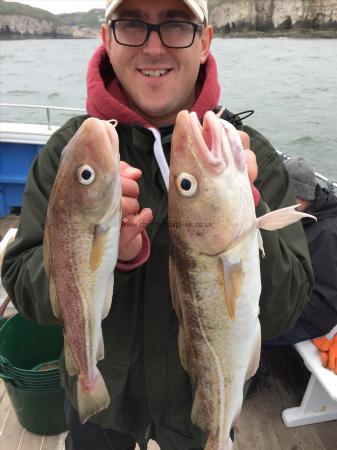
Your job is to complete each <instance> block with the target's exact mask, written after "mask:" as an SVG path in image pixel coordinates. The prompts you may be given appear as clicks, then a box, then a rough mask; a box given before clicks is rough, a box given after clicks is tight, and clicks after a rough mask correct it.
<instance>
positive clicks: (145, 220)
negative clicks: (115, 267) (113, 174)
mask: <svg viewBox="0 0 337 450" xmlns="http://www.w3.org/2000/svg"><path fill="white" fill-rule="evenodd" d="M119 170H120V175H121V183H122V225H121V232H120V238H119V249H118V259H119V260H120V261H130V260H132V259H134V258H135V257H136V256H137V255H138V254H139V252H140V250H141V248H142V235H141V233H142V231H144V230H145V228H146V227H147V225H148V224H149V223H150V222H151V221H152V218H153V216H152V211H151V209H149V208H144V209H143V210H142V211H141V212H140V213H138V212H139V203H138V195H139V187H138V183H137V180H139V178H140V177H141V176H142V172H141V171H140V170H139V169H136V168H134V167H131V166H130V165H129V164H127V163H126V162H124V161H121V162H120V166H119Z"/></svg>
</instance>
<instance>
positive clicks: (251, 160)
mask: <svg viewBox="0 0 337 450" xmlns="http://www.w3.org/2000/svg"><path fill="white" fill-rule="evenodd" d="M239 135H240V139H241V143H242V147H243V149H244V152H245V157H246V163H247V172H248V178H249V181H250V183H251V185H252V192H253V197H254V202H255V206H256V205H257V204H258V203H259V201H260V193H259V191H258V190H257V189H256V187H255V186H254V184H253V183H254V181H255V180H256V178H257V174H258V168H257V162H256V156H255V153H254V152H252V151H251V150H249V148H250V138H249V135H248V134H247V133H245V132H244V131H239Z"/></svg>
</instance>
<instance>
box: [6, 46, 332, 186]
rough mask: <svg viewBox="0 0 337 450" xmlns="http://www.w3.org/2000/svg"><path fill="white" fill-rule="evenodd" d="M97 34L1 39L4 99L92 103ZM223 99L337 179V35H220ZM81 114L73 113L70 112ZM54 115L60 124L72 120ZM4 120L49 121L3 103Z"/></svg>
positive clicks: (216, 50)
mask: <svg viewBox="0 0 337 450" xmlns="http://www.w3.org/2000/svg"><path fill="white" fill-rule="evenodd" d="M99 45H100V41H99V40H98V39H84V40H77V39H76V40H75V39H71V40H67V39H66V40H60V39H50V40H13V41H0V102H2V103H14V104H34V105H50V106H66V107H76V108H85V100H86V71H87V66H88V61H89V59H90V57H91V55H92V54H93V52H94V50H95V49H96V48H97V47H98V46H99ZM212 52H213V55H214V56H215V57H216V59H217V62H218V72H219V79H220V83H221V86H222V95H221V104H222V105H223V106H226V108H228V109H229V110H230V111H232V112H234V113H239V112H242V111H247V110H254V114H253V115H252V116H251V117H249V118H247V119H246V120H245V123H246V124H248V125H250V126H252V127H254V128H256V129H258V130H259V131H260V132H261V133H262V134H263V135H264V136H265V137H266V138H267V139H268V140H269V141H270V142H271V143H272V145H273V146H274V147H275V148H276V149H277V150H279V151H281V152H283V153H286V154H289V155H290V156H303V157H305V158H306V159H307V161H308V162H309V164H310V165H311V166H312V167H313V168H314V169H315V170H316V172H319V173H321V174H322V175H324V176H326V177H328V178H329V179H331V180H333V181H337V40H335V39H290V38H289V39H288V38H249V39H245V38H235V39H228V38H227V39H221V38H216V39H214V40H213V43H212ZM70 115H74V113H70ZM67 117H69V115H68V116H67V115H66V114H64V113H58V112H52V116H51V119H52V122H53V124H62V123H63V122H65V120H67ZM0 121H19V122H26V123H46V113H45V112H44V111H35V110H30V109H21V110H19V111H18V110H17V109H15V108H9V107H0Z"/></svg>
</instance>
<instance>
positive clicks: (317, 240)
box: [267, 157, 337, 345]
mask: <svg viewBox="0 0 337 450" xmlns="http://www.w3.org/2000/svg"><path fill="white" fill-rule="evenodd" d="M285 166H286V169H287V171H288V173H289V176H290V180H291V186H292V189H293V192H294V194H295V196H296V203H297V204H298V205H299V206H298V208H297V209H298V210H299V211H303V212H306V213H308V214H311V215H313V216H315V217H316V219H317V222H316V221H314V220H313V219H307V218H306V219H304V220H303V222H302V224H303V229H304V232H305V236H306V238H307V242H308V246H309V252H310V258H311V264H312V268H313V271H314V276H315V284H314V289H313V291H312V294H311V297H310V300H309V302H308V303H307V304H306V305H305V307H304V309H303V311H302V313H301V315H300V317H299V319H298V320H297V322H296V324H295V325H294V327H293V328H292V329H291V330H289V331H288V332H287V333H285V334H283V335H282V336H280V337H279V338H278V339H276V340H272V341H270V342H267V344H278V345H282V344H295V343H296V342H301V341H305V340H308V339H313V338H317V337H319V336H324V335H325V334H327V333H329V331H331V330H332V328H333V327H334V326H335V325H337V253H336V249H337V198H336V196H335V195H334V194H333V193H332V192H330V191H328V190H327V189H325V188H322V187H321V186H320V185H319V184H318V183H317V181H316V176H315V172H314V171H313V170H312V168H311V167H310V166H309V165H308V163H307V161H306V160H305V159H304V158H303V157H298V158H293V159H290V160H288V161H285Z"/></svg>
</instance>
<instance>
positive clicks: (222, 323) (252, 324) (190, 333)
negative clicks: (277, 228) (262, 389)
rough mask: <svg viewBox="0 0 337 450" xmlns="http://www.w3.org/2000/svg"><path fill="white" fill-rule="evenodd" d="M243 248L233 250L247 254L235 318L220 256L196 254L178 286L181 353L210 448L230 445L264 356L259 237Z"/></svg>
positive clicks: (194, 412) (194, 418) (196, 420)
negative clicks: (227, 298)
mask: <svg viewBox="0 0 337 450" xmlns="http://www.w3.org/2000/svg"><path fill="white" fill-rule="evenodd" d="M242 247H243V246H242V245H240V246H238V248H236V249H234V250H233V251H232V254H231V255H230V256H231V257H237V256H240V255H241V254H245V255H246V256H245V258H244V259H243V258H242V261H243V267H242V271H243V277H242V282H241V289H240V293H239V295H238V298H237V299H236V308H235V316H234V318H231V317H230V315H229V313H228V308H227V305H226V302H225V296H224V282H225V281H224V277H223V266H222V263H221V261H220V260H219V259H217V258H215V257H206V256H204V257H202V256H200V255H198V256H195V259H194V263H193V264H192V267H193V269H190V270H188V267H191V265H189V264H187V265H186V266H185V267H187V271H186V272H185V273H183V271H182V272H180V273H179V275H178V279H179V277H180V281H177V282H176V283H177V284H178V286H176V287H175V290H176V291H178V292H179V291H180V294H179V295H178V298H179V300H178V302H177V299H176V300H175V302H174V303H175V308H176V310H177V309H178V312H177V315H178V319H179V322H180V331H179V333H180V334H179V347H180V354H181V355H182V356H183V358H182V363H183V365H184V367H185V368H186V370H187V371H188V372H189V374H190V376H191V378H192V382H193V384H194V387H195V398H194V403H193V407H192V421H193V423H195V424H196V425H197V426H199V427H200V428H201V429H202V430H204V431H205V432H207V433H208V434H209V442H208V447H206V448H207V449H208V450H213V449H214V450H224V449H227V448H230V438H229V432H230V429H231V427H232V426H233V423H234V422H235V421H236V419H237V417H238V415H239V413H240V410H241V405H242V400H243V386H244V383H245V380H246V379H247V378H248V377H249V376H251V375H250V373H253V372H254V371H255V370H256V368H257V364H258V360H259V350H260V325H259V321H258V300H259V295H260V272H259V261H258V249H257V243H255V242H253V243H252V242H250V243H249V245H248V247H247V245H246V246H245V248H242ZM243 251H244V252H245V253H242V252H243ZM249 256H251V258H250V257H249ZM256 264H257V265H256ZM174 268H175V266H174V263H173V264H172V270H174ZM176 277H177V275H176ZM176 279H177V278H176ZM176 297H177V295H176ZM177 303H179V304H177ZM256 352H258V356H256V355H255V354H256ZM184 355H185V356H184ZM186 355H188V357H187V356H186ZM250 366H252V367H250Z"/></svg>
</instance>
